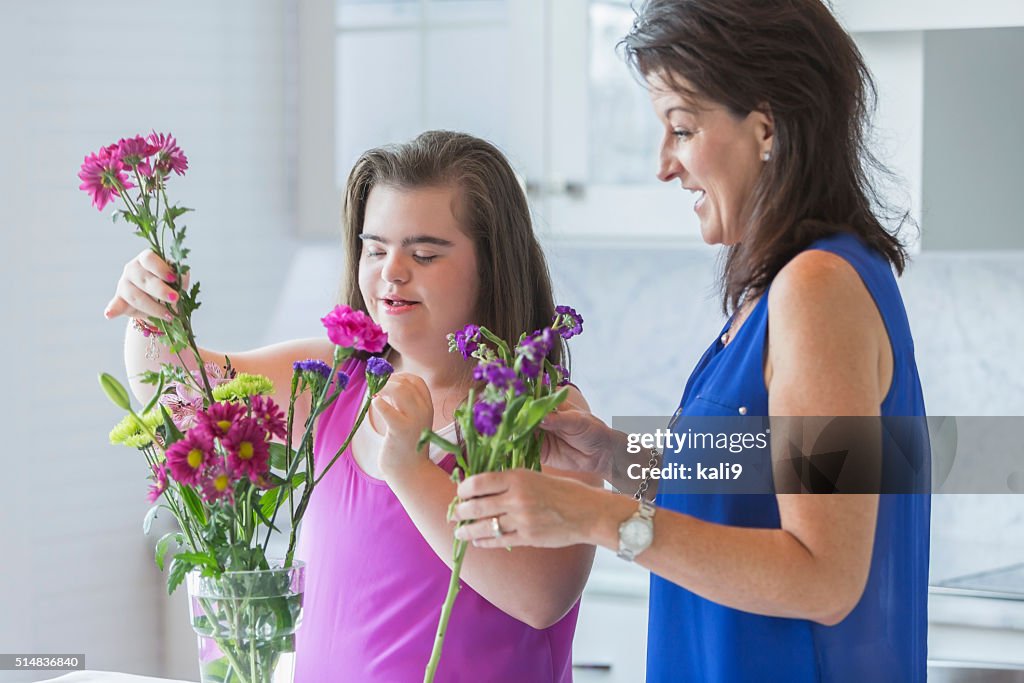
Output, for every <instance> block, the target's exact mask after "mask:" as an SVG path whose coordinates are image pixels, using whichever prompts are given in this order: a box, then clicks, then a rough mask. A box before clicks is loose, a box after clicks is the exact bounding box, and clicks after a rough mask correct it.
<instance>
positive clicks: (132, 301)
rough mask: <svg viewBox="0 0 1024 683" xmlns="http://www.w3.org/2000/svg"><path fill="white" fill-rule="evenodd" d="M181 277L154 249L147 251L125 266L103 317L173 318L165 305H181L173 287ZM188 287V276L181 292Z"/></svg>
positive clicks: (182, 284)
mask: <svg viewBox="0 0 1024 683" xmlns="http://www.w3.org/2000/svg"><path fill="white" fill-rule="evenodd" d="M176 281H177V275H175V273H174V270H173V269H172V268H171V267H170V266H169V265H167V263H166V262H165V261H164V260H163V259H162V258H160V257H159V256H157V255H156V254H155V253H153V251H152V250H151V249H146V250H145V251H143V252H141V253H140V254H139V255H138V256H136V257H135V258H133V259H132V260H131V261H129V262H128V263H127V264H125V267H124V270H123V271H122V272H121V277H120V278H119V279H118V281H117V289H116V291H115V294H114V298H113V299H111V300H110V303H108V304H107V307H106V309H104V311H103V315H104V316H105V317H106V318H108V319H109V318H116V317H117V316H119V315H126V316H129V317H132V318H142V319H146V318H148V317H150V316H152V317H154V318H164V319H166V320H171V319H172V317H173V316H172V315H171V313H170V312H169V311H168V310H167V308H165V307H164V304H165V303H167V304H170V305H171V306H173V305H174V304H176V303H177V302H178V293H177V292H176V291H174V287H173V286H172V285H173V284H174V283H175V282H176ZM187 287H188V275H187V274H186V275H185V276H184V278H183V279H182V283H181V288H182V289H184V288H187Z"/></svg>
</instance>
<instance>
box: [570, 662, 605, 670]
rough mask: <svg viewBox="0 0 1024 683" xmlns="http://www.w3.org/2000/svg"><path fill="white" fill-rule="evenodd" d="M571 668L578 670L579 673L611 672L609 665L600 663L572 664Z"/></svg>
mask: <svg viewBox="0 0 1024 683" xmlns="http://www.w3.org/2000/svg"><path fill="white" fill-rule="evenodd" d="M572 668H574V669H580V670H581V671H608V672H610V671H611V670H612V665H611V664H603V663H600V662H573V663H572Z"/></svg>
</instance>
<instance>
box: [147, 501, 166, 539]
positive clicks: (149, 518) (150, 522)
mask: <svg viewBox="0 0 1024 683" xmlns="http://www.w3.org/2000/svg"><path fill="white" fill-rule="evenodd" d="M161 507H163V506H162V505H160V504H159V503H158V504H156V505H154V506H153V507H151V508H149V510H147V511H146V516H145V517H143V518H142V533H144V534H146V535H147V536H148V535H149V529H150V527H152V526H153V520H154V519H156V513H157V512H159V511H160V508H161Z"/></svg>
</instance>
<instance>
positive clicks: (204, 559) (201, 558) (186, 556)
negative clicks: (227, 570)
mask: <svg viewBox="0 0 1024 683" xmlns="http://www.w3.org/2000/svg"><path fill="white" fill-rule="evenodd" d="M174 559H176V560H180V561H182V562H187V563H189V564H191V565H192V566H195V567H210V568H211V569H216V568H217V560H216V558H214V557H212V556H211V555H210V554H209V553H194V552H191V551H185V552H183V553H178V554H177V555H175V556H174Z"/></svg>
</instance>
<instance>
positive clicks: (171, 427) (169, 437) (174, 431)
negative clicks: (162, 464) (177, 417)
mask: <svg viewBox="0 0 1024 683" xmlns="http://www.w3.org/2000/svg"><path fill="white" fill-rule="evenodd" d="M160 414H161V415H162V416H163V418H164V437H165V439H164V440H165V444H164V445H165V446H170V445H171V444H173V443H177V442H178V441H181V440H182V439H183V438H185V435H184V434H182V433H181V430H180V429H178V427H177V426H176V425H175V424H174V420H172V419H171V414H170V413H168V412H167V408H165V407H164V406H163V405H161V406H160Z"/></svg>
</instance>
